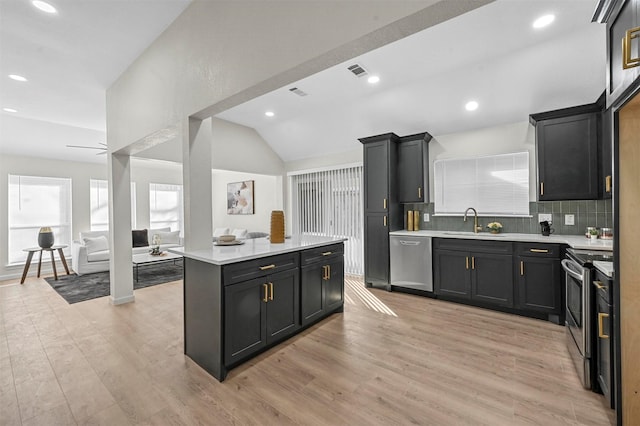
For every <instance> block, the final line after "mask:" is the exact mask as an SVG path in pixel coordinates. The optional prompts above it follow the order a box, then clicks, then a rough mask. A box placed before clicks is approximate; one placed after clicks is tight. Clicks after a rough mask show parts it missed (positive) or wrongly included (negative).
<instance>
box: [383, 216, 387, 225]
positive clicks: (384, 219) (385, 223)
mask: <svg viewBox="0 0 640 426" xmlns="http://www.w3.org/2000/svg"><path fill="white" fill-rule="evenodd" d="M382 224H383V225H384V226H387V216H383V217H382Z"/></svg>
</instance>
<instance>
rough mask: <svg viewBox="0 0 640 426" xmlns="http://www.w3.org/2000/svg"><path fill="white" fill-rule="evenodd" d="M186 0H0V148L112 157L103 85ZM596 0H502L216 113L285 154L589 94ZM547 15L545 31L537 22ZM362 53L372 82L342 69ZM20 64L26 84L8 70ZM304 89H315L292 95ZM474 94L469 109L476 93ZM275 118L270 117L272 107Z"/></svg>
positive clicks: (503, 116)
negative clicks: (42, 0) (43, 5)
mask: <svg viewBox="0 0 640 426" xmlns="http://www.w3.org/2000/svg"><path fill="white" fill-rule="evenodd" d="M188 3H189V0H165V1H159V0H127V1H119V0H83V1H81V0H57V1H55V2H53V1H52V4H55V6H56V7H58V10H59V13H58V15H57V16H49V15H45V14H43V13H41V12H39V11H38V10H36V9H34V8H33V7H32V6H31V4H30V1H28V0H0V43H1V45H0V50H1V53H0V108H4V107H10V108H15V109H17V110H18V112H17V113H13V114H10V113H7V112H4V111H0V153H6V154H16V155H32V156H45V157H50V158H63V159H71V160H77V161H102V162H103V161H104V156H96V155H95V152H94V151H92V150H83V149H71V148H66V147H65V145H67V144H73V145H90V146H98V144H99V143H100V142H104V141H105V133H104V132H105V128H106V125H105V91H106V88H107V87H109V85H110V84H111V83H112V82H113V81H114V80H115V79H116V78H117V77H118V76H119V75H120V74H121V73H122V72H123V71H124V70H125V69H126V67H127V66H128V65H129V64H130V63H131V62H132V61H133V60H134V59H135V58H136V57H137V56H138V55H140V53H142V51H143V50H144V49H145V48H146V47H147V46H148V45H149V44H150V43H151V42H152V41H153V40H154V39H155V38H156V37H157V36H158V35H159V34H160V33H161V32H162V31H163V30H164V29H165V28H166V27H167V26H168V25H169V24H170V23H171V22H172V21H173V20H174V19H175V18H176V17H177V16H178V15H179V14H180V13H181V12H182V10H184V8H185V7H186V6H187V5H188ZM594 7H595V0H593V1H586V0H564V1H563V0H560V1H559V0H555V1H538V0H498V1H496V2H495V3H492V4H489V5H487V6H484V7H482V8H480V9H477V10H475V11H473V12H470V13H468V14H466V15H463V16H460V17H458V18H456V19H454V20H451V21H448V22H446V23H443V24H440V25H438V26H436V27H433V28H430V29H428V30H426V31H424V32H422V33H419V34H415V35H413V36H410V37H407V38H405V39H403V40H400V41H398V42H395V43H393V44H391V45H388V46H385V47H383V48H380V49H377V50H375V51H372V52H369V53H367V54H365V55H362V56H360V57H358V58H355V59H354V60H353V61H349V62H347V63H344V64H342V65H339V66H336V67H333V68H331V69H328V70H326V71H323V72H321V73H319V74H316V75H314V76H311V77H308V78H306V79H304V80H302V81H299V82H296V83H294V84H291V85H289V86H287V87H285V88H282V89H280V90H276V91H274V92H272V93H269V94H267V95H265V96H262V97H260V98H257V99H254V100H252V101H250V102H248V103H246V104H243V105H240V106H238V107H235V108H233V109H231V110H228V111H226V112H224V113H222V114H219V115H218V117H220V118H223V119H226V120H229V121H233V122H236V123H239V124H242V125H245V126H248V127H253V128H255V129H256V130H257V131H258V132H259V133H260V134H261V135H262V137H263V138H264V139H265V140H266V141H267V143H269V144H270V145H271V147H272V148H273V149H274V150H275V151H276V152H277V153H278V155H280V157H281V158H282V159H283V160H285V161H289V160H295V159H301V158H310V157H315V156H319V155H325V154H328V153H339V152H344V151H348V150H352V149H356V148H358V147H359V143H358V141H357V138H360V137H364V136H371V135H375V134H379V133H385V132H395V133H397V134H399V135H404V134H410V133H417V132H422V131H429V132H430V133H431V134H433V135H436V136H437V135H441V134H447V133H455V132H460V131H466V130H471V129H476V128H483V127H488V126H494V125H499V124H504V123H512V122H516V121H522V120H526V119H527V116H528V114H530V113H532V112H540V111H544V110H549V109H555V108H560V107H566V106H572V105H578V104H582V103H589V102H593V101H594V100H595V99H596V98H597V97H598V95H599V94H600V93H601V92H602V91H603V90H604V82H605V75H604V73H605V61H606V57H605V29H604V26H602V25H598V24H592V23H591V22H590V18H591V14H592V12H593V9H594ZM549 12H553V13H555V14H556V20H555V22H554V23H553V24H552V25H551V26H550V27H547V28H546V29H544V30H534V29H533V28H532V27H531V23H532V21H533V19H535V18H536V17H538V16H539V15H541V14H544V13H549ZM355 62H358V63H359V64H361V65H363V66H364V67H365V68H366V69H367V70H368V71H369V73H370V74H376V75H379V76H380V78H381V82H380V83H379V84H377V85H376V86H371V85H369V84H367V82H366V80H365V79H363V78H360V79H359V78H357V77H355V76H353V75H352V74H351V73H349V72H348V71H347V70H346V67H347V66H348V65H351V64H352V63H355ZM8 74H20V75H24V76H25V77H27V78H28V79H29V82H27V83H18V82H15V81H13V80H10V79H8V78H7V75H8ZM292 86H296V87H299V88H300V89H302V90H304V91H305V92H307V93H308V94H309V95H308V96H306V97H298V96H296V95H294V94H292V93H290V92H289V91H288V88H289V87H292ZM472 98H473V99H475V100H477V101H478V102H479V103H480V108H479V109H478V110H477V111H476V112H475V113H468V112H467V111H465V110H464V103H465V102H466V101H467V100H469V99H472ZM268 109H269V110H273V111H275V112H276V116H275V117H273V118H267V117H265V116H264V112H265V111H266V110H268Z"/></svg>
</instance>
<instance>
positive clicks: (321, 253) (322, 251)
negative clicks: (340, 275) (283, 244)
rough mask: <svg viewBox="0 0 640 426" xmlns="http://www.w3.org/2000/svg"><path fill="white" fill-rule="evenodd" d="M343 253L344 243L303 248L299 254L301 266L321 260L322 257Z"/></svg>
mask: <svg viewBox="0 0 640 426" xmlns="http://www.w3.org/2000/svg"><path fill="white" fill-rule="evenodd" d="M343 254H344V244H342V243H340V244H332V245H330V246H322V247H317V248H313V249H309V250H305V251H303V252H302V253H301V254H300V264H301V266H304V265H309V264H311V263H316V262H322V261H323V259H324V260H326V259H327V258H332V257H335V256H342V255H343Z"/></svg>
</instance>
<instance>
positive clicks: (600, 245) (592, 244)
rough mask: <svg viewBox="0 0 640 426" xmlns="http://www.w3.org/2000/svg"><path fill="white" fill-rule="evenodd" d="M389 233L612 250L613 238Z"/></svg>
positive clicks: (510, 234) (486, 233)
mask: <svg viewBox="0 0 640 426" xmlns="http://www.w3.org/2000/svg"><path fill="white" fill-rule="evenodd" d="M389 235H400V236H405V237H437V238H466V239H472V240H496V241H519V242H533V243H556V244H567V245H569V246H571V247H573V248H575V249H584V250H609V251H611V250H613V240H602V239H597V240H592V239H590V238H587V237H585V236H583V235H557V234H551V235H549V236H548V237H544V236H542V235H540V234H519V233H500V234H491V233H489V232H479V233H477V234H474V233H473V232H461V231H406V230H401V231H392V232H389Z"/></svg>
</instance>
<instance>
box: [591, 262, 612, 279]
mask: <svg viewBox="0 0 640 426" xmlns="http://www.w3.org/2000/svg"><path fill="white" fill-rule="evenodd" d="M593 266H595V268H596V269H597V270H598V271H600V272H602V273H603V274H605V275H606V276H608V277H609V278H613V262H603V261H601V260H595V261H594V262H593Z"/></svg>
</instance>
